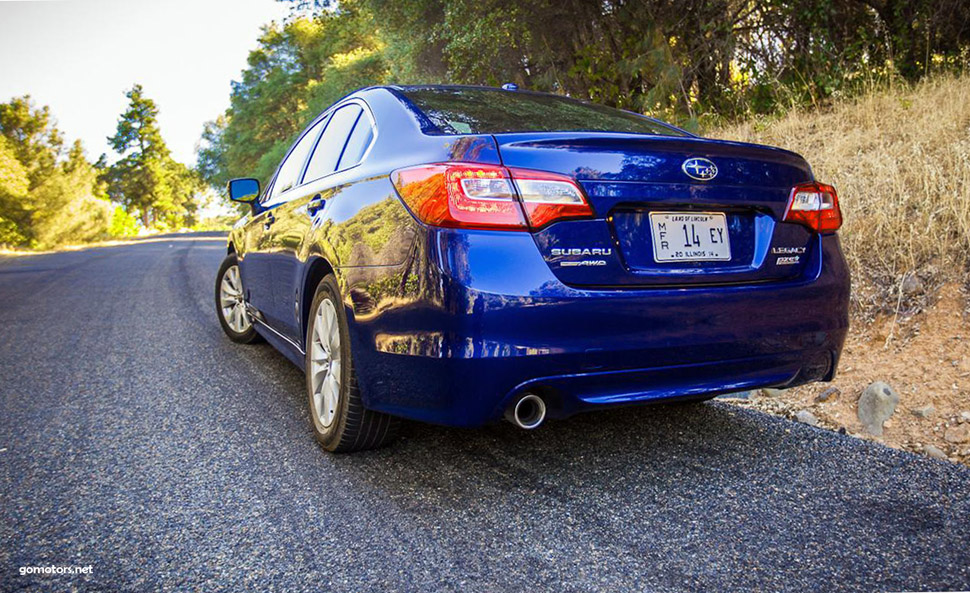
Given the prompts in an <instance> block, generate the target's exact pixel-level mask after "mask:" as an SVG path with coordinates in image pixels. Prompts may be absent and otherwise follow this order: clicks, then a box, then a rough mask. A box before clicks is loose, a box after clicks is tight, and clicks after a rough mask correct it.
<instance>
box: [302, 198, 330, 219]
mask: <svg viewBox="0 0 970 593" xmlns="http://www.w3.org/2000/svg"><path fill="white" fill-rule="evenodd" d="M325 204H326V201H325V200H324V199H323V198H322V197H321V196H320V194H317V195H315V196H313V199H311V200H310V201H309V202H307V204H306V213H307V214H309V215H310V216H313V215H314V214H316V213H317V210H319V209H321V208H323V206H324V205H325Z"/></svg>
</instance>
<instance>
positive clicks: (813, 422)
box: [795, 410, 818, 426]
mask: <svg viewBox="0 0 970 593" xmlns="http://www.w3.org/2000/svg"><path fill="white" fill-rule="evenodd" d="M795 420H798V421H799V422H801V423H802V424H808V425H809V426H818V418H816V417H815V414H813V413H811V412H809V411H808V410H799V411H798V412H796V413H795Z"/></svg>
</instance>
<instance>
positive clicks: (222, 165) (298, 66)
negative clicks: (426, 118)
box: [198, 0, 387, 188]
mask: <svg viewBox="0 0 970 593" xmlns="http://www.w3.org/2000/svg"><path fill="white" fill-rule="evenodd" d="M304 4H305V6H304V7H303V8H301V11H299V12H298V13H296V14H302V13H303V12H302V11H303V10H304V9H305V8H306V7H307V6H313V5H314V3H304ZM324 4H325V3H316V5H317V8H319V9H321V11H320V12H319V14H316V15H315V16H298V17H297V18H292V19H290V20H288V21H287V22H285V23H283V24H275V23H274V24H272V25H270V26H268V27H265V28H264V29H263V33H262V35H261V36H260V38H259V39H258V41H257V47H256V49H254V50H253V51H251V52H250V54H249V59H248V67H247V68H246V70H245V71H243V74H242V79H241V80H240V81H237V82H233V83H232V95H231V97H230V107H229V109H227V110H226V112H225V113H224V114H223V115H221V116H219V117H218V118H216V119H215V120H214V121H211V122H209V123H207V124H206V126H205V128H204V130H203V133H202V140H201V142H200V149H199V158H198V170H199V172H200V174H201V175H202V176H203V177H204V178H205V180H206V181H208V182H209V183H211V184H212V185H213V186H216V187H220V188H221V187H222V186H224V184H225V182H226V181H227V180H228V179H230V178H232V177H256V178H259V179H261V180H263V181H267V180H268V179H269V177H270V176H271V175H272V174H273V172H274V170H275V169H276V166H277V165H278V164H279V162H280V160H281V159H282V157H283V155H284V154H285V152H286V150H287V149H288V148H289V146H290V144H291V143H292V141H293V139H294V137H295V136H296V135H297V134H298V133H299V132H300V131H301V130H302V129H303V128H304V127H305V126H306V124H307V123H308V122H309V120H310V119H312V118H313V117H314V116H315V115H317V114H318V113H319V112H320V111H322V110H323V109H325V108H326V107H327V106H328V105H330V104H331V103H333V102H334V101H336V100H337V99H339V98H340V97H342V96H343V95H345V94H347V93H348V92H350V91H353V90H354V89H357V88H360V87H364V86H368V85H372V84H378V83H382V82H384V81H385V80H386V78H387V65H386V61H385V58H384V53H383V52H384V45H383V42H382V41H381V39H380V38H379V36H378V33H377V25H376V23H375V21H374V18H373V15H372V13H371V12H370V11H369V10H367V9H366V7H365V6H363V5H362V3H361V2H360V1H358V0H344V1H343V2H340V4H339V8H337V9H335V10H322V7H323V5H324Z"/></svg>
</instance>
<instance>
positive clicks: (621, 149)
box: [495, 132, 818, 286]
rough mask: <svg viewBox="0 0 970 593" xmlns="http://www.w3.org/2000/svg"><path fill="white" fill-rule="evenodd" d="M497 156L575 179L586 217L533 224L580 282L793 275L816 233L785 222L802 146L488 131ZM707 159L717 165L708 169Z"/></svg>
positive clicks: (800, 270) (557, 269)
mask: <svg viewBox="0 0 970 593" xmlns="http://www.w3.org/2000/svg"><path fill="white" fill-rule="evenodd" d="M495 138H496V142H497V144H498V147H499V153H500V155H501V158H502V162H503V164H505V165H506V166H508V167H514V168H523V169H534V170H539V171H551V172H555V173H560V174H565V175H569V176H571V177H573V178H575V179H576V180H577V181H578V182H579V184H580V185H581V187H582V188H583V190H584V192H585V193H586V196H587V198H588V199H589V201H590V205H591V206H592V208H593V210H594V212H595V217H594V218H593V219H590V220H569V221H562V222H556V223H553V224H551V225H549V226H547V227H545V228H543V229H540V230H538V231H536V232H535V233H534V236H535V239H536V243H537V245H538V246H539V249H540V251H541V252H542V255H543V257H544V258H545V259H546V262H547V263H548V264H549V266H550V268H551V269H552V270H553V272H554V273H555V274H556V275H557V277H558V278H559V279H560V280H562V281H563V282H565V283H567V284H571V285H584V286H626V285H634V286H642V285H684V284H715V283H753V282H766V281H776V280H784V279H791V278H796V277H799V276H801V275H802V274H804V273H805V270H806V269H809V268H810V267H811V265H812V261H813V258H816V257H818V254H817V253H816V252H815V251H816V250H815V249H814V248H813V245H814V244H813V241H812V239H813V237H814V233H813V232H812V231H811V230H810V229H808V228H806V227H804V226H801V225H798V224H791V223H783V222H781V221H782V219H783V218H784V214H785V209H786V207H787V204H788V198H789V196H790V193H791V189H792V187H793V186H795V185H796V184H798V183H802V182H805V181H809V180H811V179H812V172H811V169H810V168H809V166H808V164H807V163H806V162H805V160H804V159H802V158H801V157H800V156H798V155H796V154H794V153H791V152H788V151H785V150H780V149H776V148H770V147H765V146H757V145H752V144H744V143H737V142H726V141H716V140H708V139H702V138H693V137H662V136H645V135H637V134H612V133H602V132H600V133H576V132H569V133H528V134H525V133H520V134H497V135H495ZM715 169H716V173H715V172H714V171H715Z"/></svg>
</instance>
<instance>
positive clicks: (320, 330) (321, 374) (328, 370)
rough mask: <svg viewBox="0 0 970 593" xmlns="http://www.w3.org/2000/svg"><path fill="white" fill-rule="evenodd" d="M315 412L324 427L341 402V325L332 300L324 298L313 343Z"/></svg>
mask: <svg viewBox="0 0 970 593" xmlns="http://www.w3.org/2000/svg"><path fill="white" fill-rule="evenodd" d="M310 377H311V386H312V390H313V414H314V415H315V416H316V418H317V421H318V422H319V423H320V425H321V426H323V427H324V428H329V427H330V425H331V424H333V421H334V418H335V417H336V415H337V408H338V406H339V405H340V325H339V323H338V322H337V309H336V307H334V304H333V301H331V300H330V299H326V298H325V299H323V300H322V301H320V305H319V306H318V307H317V310H316V312H315V318H314V321H313V337H312V339H311V342H310Z"/></svg>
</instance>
